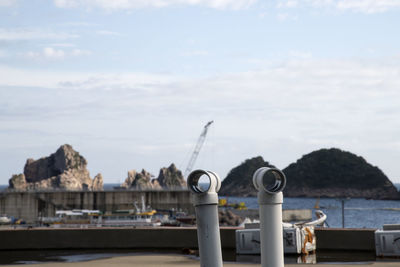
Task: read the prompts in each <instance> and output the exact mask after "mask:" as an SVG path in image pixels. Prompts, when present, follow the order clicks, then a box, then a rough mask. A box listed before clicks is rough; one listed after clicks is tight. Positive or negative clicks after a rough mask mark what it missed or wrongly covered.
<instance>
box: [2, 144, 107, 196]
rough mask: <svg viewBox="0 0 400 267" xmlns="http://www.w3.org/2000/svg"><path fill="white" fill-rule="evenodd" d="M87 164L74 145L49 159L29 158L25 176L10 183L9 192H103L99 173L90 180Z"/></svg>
mask: <svg viewBox="0 0 400 267" xmlns="http://www.w3.org/2000/svg"><path fill="white" fill-rule="evenodd" d="M86 166H87V161H86V159H85V158H84V157H82V156H81V155H80V154H79V153H78V152H77V151H75V150H74V149H73V148H72V146H70V145H68V144H65V145H62V146H61V147H60V148H59V149H57V151H56V152H55V153H53V154H51V155H50V156H48V157H44V158H41V159H38V160H34V159H28V160H27V161H26V164H25V167H24V173H23V174H15V175H13V176H12V177H11V179H10V180H9V189H13V190H18V191H26V190H55V189H59V190H103V177H102V175H101V174H100V173H99V174H97V175H96V176H95V177H94V179H91V178H90V175H89V171H88V170H87V168H86Z"/></svg>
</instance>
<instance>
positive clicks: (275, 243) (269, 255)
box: [253, 167, 286, 267]
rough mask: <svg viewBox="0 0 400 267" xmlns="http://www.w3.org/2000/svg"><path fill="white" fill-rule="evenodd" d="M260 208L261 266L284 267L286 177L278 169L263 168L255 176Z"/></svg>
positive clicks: (254, 180)
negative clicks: (283, 224)
mask: <svg viewBox="0 0 400 267" xmlns="http://www.w3.org/2000/svg"><path fill="white" fill-rule="evenodd" d="M253 183H254V186H255V188H256V189H257V190H258V195H257V196H258V203H259V207H260V242H261V266H262V267H283V266H284V257H283V229H282V203H283V194H282V190H283V189H284V187H285V185H286V177H285V175H284V174H283V172H281V171H280V170H278V169H275V168H268V167H262V168H260V169H258V170H257V171H256V172H255V173H254V176H253Z"/></svg>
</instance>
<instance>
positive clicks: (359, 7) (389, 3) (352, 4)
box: [276, 0, 400, 14]
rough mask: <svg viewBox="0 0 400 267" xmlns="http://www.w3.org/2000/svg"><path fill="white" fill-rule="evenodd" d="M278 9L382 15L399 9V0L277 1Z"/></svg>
mask: <svg viewBox="0 0 400 267" xmlns="http://www.w3.org/2000/svg"><path fill="white" fill-rule="evenodd" d="M276 6H277V7H278V8H300V7H305V8H308V7H311V8H327V9H335V10H341V11H346V10H349V11H353V12H360V13H365V14H374V13H382V12H385V11H388V10H390V9H398V8H400V1H399V0H278V1H277V4H276Z"/></svg>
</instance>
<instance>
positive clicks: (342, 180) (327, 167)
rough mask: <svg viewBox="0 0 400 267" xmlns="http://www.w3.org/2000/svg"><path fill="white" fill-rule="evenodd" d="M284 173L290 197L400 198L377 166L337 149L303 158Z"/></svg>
mask: <svg viewBox="0 0 400 267" xmlns="http://www.w3.org/2000/svg"><path fill="white" fill-rule="evenodd" d="M283 172H284V173H285V175H286V178H287V184H286V188H285V190H284V195H285V196H287V197H351V198H369V199H399V192H398V191H397V189H396V187H395V186H394V185H393V184H392V182H391V181H390V180H389V179H388V178H387V177H386V175H385V174H384V173H383V172H382V171H381V170H380V169H379V168H378V167H374V166H372V165H371V164H369V163H368V162H366V161H365V159H364V158H362V157H359V156H357V155H354V154H352V153H350V152H346V151H342V150H340V149H337V148H331V149H320V150H318V151H314V152H311V153H309V154H307V155H304V156H303V157H302V158H301V159H299V160H298V161H297V162H296V163H292V164H290V165H289V166H288V167H286V168H285V169H283Z"/></svg>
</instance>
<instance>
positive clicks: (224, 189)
mask: <svg viewBox="0 0 400 267" xmlns="http://www.w3.org/2000/svg"><path fill="white" fill-rule="evenodd" d="M268 166H269V167H273V166H272V165H271V164H269V163H268V162H267V161H264V159H263V158H262V157H261V156H258V157H254V158H251V159H247V160H245V162H243V163H241V164H240V165H239V166H237V167H235V168H233V169H232V170H231V171H230V172H229V174H228V175H227V176H226V178H225V179H224V180H223V181H222V185H221V189H220V191H219V195H220V196H240V197H248V196H256V195H257V191H256V190H255V188H254V186H253V174H254V172H255V171H256V170H257V169H258V168H261V167H268Z"/></svg>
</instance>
